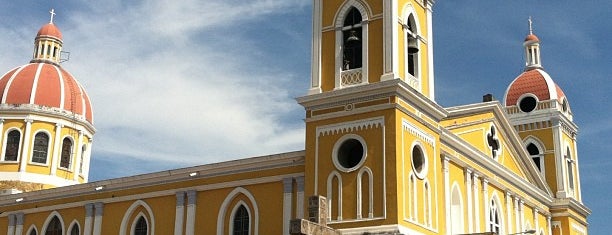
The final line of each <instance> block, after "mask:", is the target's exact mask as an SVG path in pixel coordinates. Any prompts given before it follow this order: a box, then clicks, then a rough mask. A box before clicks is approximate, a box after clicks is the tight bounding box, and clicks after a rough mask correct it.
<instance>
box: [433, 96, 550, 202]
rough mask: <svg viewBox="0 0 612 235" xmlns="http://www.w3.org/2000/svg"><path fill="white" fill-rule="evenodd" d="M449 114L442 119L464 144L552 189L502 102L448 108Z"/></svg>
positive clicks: (478, 158) (485, 158)
mask: <svg viewBox="0 0 612 235" xmlns="http://www.w3.org/2000/svg"><path fill="white" fill-rule="evenodd" d="M446 110H447V111H448V112H449V115H448V116H447V117H446V118H445V119H444V120H443V121H442V122H441V125H442V126H443V128H444V129H445V130H446V131H448V132H449V133H451V134H452V135H453V136H454V137H456V138H454V139H455V140H457V141H459V142H461V143H460V144H463V145H467V146H468V147H469V148H470V149H472V150H476V151H477V152H478V153H479V154H477V156H470V157H471V158H474V160H476V161H475V162H476V163H478V162H479V161H482V162H487V163H492V164H494V165H496V166H501V168H503V169H504V170H505V171H506V172H511V173H512V174H513V175H514V176H515V177H516V176H518V177H519V178H521V179H524V180H526V181H528V182H529V183H530V184H532V185H534V186H536V187H538V188H540V189H541V190H543V191H546V192H548V193H550V189H549V188H548V186H547V184H546V183H545V182H546V181H545V180H544V178H543V177H542V176H541V175H540V173H539V171H538V170H537V168H536V166H535V164H534V163H533V161H532V160H531V157H530V156H529V155H528V154H527V152H526V150H525V147H524V144H523V143H522V141H521V139H520V137H519V135H518V133H517V132H516V130H515V129H514V127H512V125H510V123H509V121H508V118H507V116H506V114H505V113H504V112H503V109H502V108H501V106H500V104H499V102H497V101H494V102H486V103H478V104H471V105H464V106H456V107H451V108H447V109H446Z"/></svg>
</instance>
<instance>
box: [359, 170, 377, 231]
mask: <svg viewBox="0 0 612 235" xmlns="http://www.w3.org/2000/svg"><path fill="white" fill-rule="evenodd" d="M363 174H367V175H368V218H372V217H374V205H373V204H374V185H373V183H374V176H373V175H372V170H371V169H370V168H368V167H363V168H361V170H359V173H357V219H361V218H362V215H361V211H362V206H363V193H362V188H361V187H362V182H361V181H362V179H363Z"/></svg>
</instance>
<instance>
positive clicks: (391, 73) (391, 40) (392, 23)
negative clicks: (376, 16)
mask: <svg viewBox="0 0 612 235" xmlns="http://www.w3.org/2000/svg"><path fill="white" fill-rule="evenodd" d="M397 11H398V10H397V1H383V49H384V57H383V64H384V72H383V75H382V77H381V78H380V80H381V81H385V80H391V79H395V78H398V74H399V73H398V67H399V61H398V47H399V44H398V37H397V35H398V31H397V28H398V27H397V20H398V12H397Z"/></svg>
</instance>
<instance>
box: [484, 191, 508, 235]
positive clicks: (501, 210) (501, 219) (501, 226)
mask: <svg viewBox="0 0 612 235" xmlns="http://www.w3.org/2000/svg"><path fill="white" fill-rule="evenodd" d="M485 203H489V204H491V203H495V208H494V209H495V210H496V211H497V215H498V216H499V234H504V233H505V227H504V224H505V223H504V207H503V204H502V203H501V201H500V200H499V196H497V192H493V194H492V195H491V200H489V201H488V202H485ZM492 210H493V209H492V208H491V207H490V206H489V211H487V212H485V216H487V218H486V220H487V221H488V224H487V230H486V231H490V227H491V223H493V221H491V219H490V218H491V212H492Z"/></svg>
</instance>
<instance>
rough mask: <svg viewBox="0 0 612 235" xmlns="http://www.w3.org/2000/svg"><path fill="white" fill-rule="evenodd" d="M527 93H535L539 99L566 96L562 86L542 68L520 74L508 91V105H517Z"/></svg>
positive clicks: (558, 98)
mask: <svg viewBox="0 0 612 235" xmlns="http://www.w3.org/2000/svg"><path fill="white" fill-rule="evenodd" d="M525 94H533V95H535V96H536V97H537V99H538V100H539V101H544V100H552V99H557V100H560V99H561V98H563V97H565V94H564V93H563V91H562V90H561V88H560V87H559V86H558V85H557V84H555V82H554V81H553V80H552V78H550V75H548V73H546V72H544V70H541V69H532V70H528V71H525V72H523V73H522V74H521V75H519V76H518V77H517V78H516V79H514V81H513V82H512V83H511V84H510V86H509V87H508V90H507V91H506V97H505V100H506V106H512V105H516V104H517V102H518V99H519V98H521V96H523V95H525Z"/></svg>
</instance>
